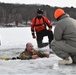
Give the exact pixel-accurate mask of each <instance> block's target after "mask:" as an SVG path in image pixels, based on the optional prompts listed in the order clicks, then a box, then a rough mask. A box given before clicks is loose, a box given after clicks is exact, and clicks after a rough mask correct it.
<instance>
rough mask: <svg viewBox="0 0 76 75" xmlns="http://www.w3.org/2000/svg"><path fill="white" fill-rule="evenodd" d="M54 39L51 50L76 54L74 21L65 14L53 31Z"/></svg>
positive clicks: (75, 23)
mask: <svg viewBox="0 0 76 75" xmlns="http://www.w3.org/2000/svg"><path fill="white" fill-rule="evenodd" d="M54 37H55V39H54V40H53V41H52V43H51V47H52V49H53V50H56V49H59V50H62V51H65V52H69V53H76V20H75V19H73V18H71V17H70V16H69V15H67V14H65V15H63V16H61V17H60V19H59V20H58V22H57V25H56V27H55V29H54Z"/></svg>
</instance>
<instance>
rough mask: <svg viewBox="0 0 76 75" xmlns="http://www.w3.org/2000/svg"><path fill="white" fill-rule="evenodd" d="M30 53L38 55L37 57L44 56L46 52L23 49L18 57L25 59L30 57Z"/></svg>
mask: <svg viewBox="0 0 76 75" xmlns="http://www.w3.org/2000/svg"><path fill="white" fill-rule="evenodd" d="M32 55H38V56H39V57H41V58H42V57H46V54H45V53H43V52H40V51H36V50H34V52H32V53H28V52H27V51H26V50H25V51H23V52H22V53H21V54H20V55H19V58H20V59H22V60H27V59H32Z"/></svg>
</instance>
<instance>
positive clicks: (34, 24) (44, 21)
mask: <svg viewBox="0 0 76 75" xmlns="http://www.w3.org/2000/svg"><path fill="white" fill-rule="evenodd" d="M36 19H37V17H35V20H34V25H35V24H36ZM42 19H43V22H44V24H45V21H44V17H43V16H42Z"/></svg>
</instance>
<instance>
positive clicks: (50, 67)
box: [0, 27, 76, 75]
mask: <svg viewBox="0 0 76 75" xmlns="http://www.w3.org/2000/svg"><path fill="white" fill-rule="evenodd" d="M0 39H1V46H0V57H14V56H18V55H19V54H20V53H21V52H22V51H23V50H24V48H25V44H26V43H27V42H31V43H32V44H33V45H34V48H36V49H38V48H37V44H36V40H35V39H32V36H31V31H30V27H19V28H17V27H15V28H0ZM43 41H44V42H46V41H48V40H47V37H44V40H43ZM41 50H43V51H44V50H45V51H48V52H49V51H51V49H49V47H48V46H47V47H44V48H42V49H41ZM58 60H61V58H59V57H57V56H56V55H55V54H50V57H49V58H38V59H35V60H33V59H31V60H8V61H5V60H0V75H76V65H59V64H58Z"/></svg>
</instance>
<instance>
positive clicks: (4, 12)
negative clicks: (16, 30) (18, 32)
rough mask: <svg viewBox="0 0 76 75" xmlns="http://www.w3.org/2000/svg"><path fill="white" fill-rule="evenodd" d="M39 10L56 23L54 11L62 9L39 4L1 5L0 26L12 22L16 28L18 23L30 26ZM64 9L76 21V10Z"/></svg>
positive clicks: (71, 8)
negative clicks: (29, 22)
mask: <svg viewBox="0 0 76 75" xmlns="http://www.w3.org/2000/svg"><path fill="white" fill-rule="evenodd" d="M38 8H41V9H43V11H44V16H46V17H48V18H49V20H50V21H55V18H54V11H55V10H56V9H57V8H61V7H52V6H49V5H39V4H9V3H0V26H3V25H7V24H8V23H12V22H15V25H16V26H18V23H23V22H25V25H28V21H31V20H32V18H33V17H35V16H36V15H37V9H38ZM62 9H64V11H65V12H66V13H68V14H69V15H70V16H71V17H73V18H74V19H76V8H74V7H70V8H69V7H63V8H62Z"/></svg>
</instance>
